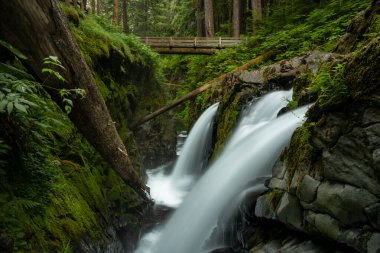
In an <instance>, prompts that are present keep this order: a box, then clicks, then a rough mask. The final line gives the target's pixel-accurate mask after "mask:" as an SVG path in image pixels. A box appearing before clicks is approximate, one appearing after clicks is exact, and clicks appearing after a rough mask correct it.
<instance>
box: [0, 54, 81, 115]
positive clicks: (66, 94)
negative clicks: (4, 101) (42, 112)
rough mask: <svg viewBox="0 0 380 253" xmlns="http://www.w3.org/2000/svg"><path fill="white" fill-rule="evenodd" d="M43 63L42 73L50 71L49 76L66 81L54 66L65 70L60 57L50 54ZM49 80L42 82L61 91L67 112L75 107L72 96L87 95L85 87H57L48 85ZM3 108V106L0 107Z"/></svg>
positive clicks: (43, 84)
mask: <svg viewBox="0 0 380 253" xmlns="http://www.w3.org/2000/svg"><path fill="white" fill-rule="evenodd" d="M43 65H45V67H44V68H42V70H41V72H42V73H48V74H49V76H54V77H56V78H57V79H58V80H60V81H62V82H64V83H66V82H67V81H66V79H65V78H64V77H63V76H62V75H61V74H60V73H59V71H57V70H55V69H54V68H58V69H60V70H65V67H64V66H63V65H62V63H61V61H60V60H59V59H58V57H57V56H48V57H46V58H44V60H43ZM47 80H48V78H47V79H45V81H44V82H43V83H42V86H44V87H46V88H49V89H55V90H58V91H59V95H60V96H61V98H62V102H63V104H64V108H65V111H66V113H67V114H69V113H70V112H71V110H72V108H73V101H72V100H71V97H72V96H73V95H74V94H75V95H79V96H80V97H81V98H83V97H84V96H85V95H86V91H85V90H84V89H79V88H76V89H56V88H53V87H50V86H47V85H46V84H45V82H46V81H47ZM0 109H1V108H0Z"/></svg>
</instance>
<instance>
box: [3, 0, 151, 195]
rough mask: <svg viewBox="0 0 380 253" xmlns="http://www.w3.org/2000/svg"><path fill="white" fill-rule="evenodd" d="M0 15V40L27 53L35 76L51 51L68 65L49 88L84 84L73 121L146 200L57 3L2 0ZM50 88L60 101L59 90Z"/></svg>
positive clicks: (54, 0) (50, 0)
mask: <svg viewBox="0 0 380 253" xmlns="http://www.w3.org/2000/svg"><path fill="white" fill-rule="evenodd" d="M0 13H1V15H0V38H1V39H3V40H5V41H7V42H9V43H10V44H12V45H13V46H14V47H16V48H18V49H19V50H20V51H21V52H23V54H25V55H26V56H27V57H28V59H27V60H26V61H25V65H26V66H27V67H28V68H29V69H30V71H31V72H32V73H33V74H34V76H35V77H36V78H37V79H39V80H40V81H42V80H46V78H47V77H46V75H45V74H43V73H41V69H42V68H43V66H42V61H43V59H44V58H45V57H47V56H49V55H53V56H57V57H58V58H59V59H60V60H61V62H62V65H63V66H64V67H65V68H66V71H65V72H64V73H61V74H62V75H63V76H64V78H65V79H66V80H67V83H63V82H61V81H59V80H58V79H56V80H55V79H54V78H49V79H48V80H49V81H48V83H49V86H52V87H54V88H56V89H58V90H59V89H62V88H67V89H74V88H82V89H84V90H85V91H86V96H85V98H83V99H82V98H79V97H73V98H72V100H73V103H74V106H73V109H72V112H71V113H70V114H69V117H70V119H71V120H72V121H73V122H74V124H75V126H76V127H77V128H78V129H79V131H80V132H81V133H82V134H83V135H84V136H85V137H86V139H87V140H88V141H89V142H90V143H91V144H92V145H93V146H94V147H95V149H96V150H97V151H98V152H99V153H100V154H101V155H102V156H103V158H104V159H105V160H106V161H108V162H109V164H110V165H111V166H112V168H113V169H114V170H115V171H116V172H117V173H118V174H119V175H120V177H121V178H122V179H123V180H124V182H125V183H127V184H128V185H129V186H131V187H132V188H133V189H134V190H135V191H136V192H137V193H138V194H139V195H140V196H141V197H142V198H143V199H145V200H148V199H149V198H148V196H147V194H146V191H145V185H144V183H143V181H142V179H141V178H140V176H139V175H138V173H137V172H136V171H135V170H134V168H133V165H132V163H131V161H130V159H129V157H128V153H127V150H126V148H125V146H124V144H123V142H122V140H121V139H120V137H119V135H118V133H117V131H116V127H115V123H114V122H113V121H112V119H111V116H110V114H109V112H108V109H107V107H106V104H105V102H104V99H103V97H102V96H101V94H100V92H99V90H98V89H97V87H96V84H95V80H94V78H93V77H92V74H91V71H90V69H89V68H88V66H87V64H86V62H85V60H84V58H83V56H82V54H81V52H80V49H79V46H78V44H77V42H76V40H75V39H74V37H73V35H72V33H71V30H70V28H69V24H68V21H67V18H66V16H65V15H64V13H63V12H62V10H61V8H60V6H59V3H58V1H57V0H38V1H30V0H12V1H8V0H0ZM47 91H48V92H49V93H50V94H51V96H52V98H53V99H54V100H55V101H56V102H57V103H58V104H61V97H60V96H59V94H58V92H57V91H56V90H54V89H53V90H52V89H47ZM61 106H62V104H61Z"/></svg>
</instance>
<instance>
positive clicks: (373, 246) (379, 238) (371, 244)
mask: <svg viewBox="0 0 380 253" xmlns="http://www.w3.org/2000/svg"><path fill="white" fill-rule="evenodd" d="M367 253H380V234H379V233H374V234H373V235H372V236H371V238H370V239H369V240H368V242H367Z"/></svg>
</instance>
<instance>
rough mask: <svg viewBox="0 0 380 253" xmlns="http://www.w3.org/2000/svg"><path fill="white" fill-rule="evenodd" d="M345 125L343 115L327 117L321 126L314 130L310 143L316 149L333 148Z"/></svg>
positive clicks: (337, 114)
mask: <svg viewBox="0 0 380 253" xmlns="http://www.w3.org/2000/svg"><path fill="white" fill-rule="evenodd" d="M345 124H346V119H345V115H344V114H342V113H336V114H334V115H328V116H327V118H326V122H325V124H324V125H323V126H321V127H318V128H315V129H314V134H313V138H312V142H313V144H314V146H315V147H317V148H326V147H331V146H333V145H334V144H335V143H336V142H337V140H338V138H339V136H340V135H341V132H342V126H344V125H345Z"/></svg>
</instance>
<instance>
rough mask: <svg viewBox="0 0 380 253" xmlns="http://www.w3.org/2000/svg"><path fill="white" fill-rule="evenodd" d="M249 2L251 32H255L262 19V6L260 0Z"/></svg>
mask: <svg viewBox="0 0 380 253" xmlns="http://www.w3.org/2000/svg"><path fill="white" fill-rule="evenodd" d="M251 3H252V15H253V34H256V33H257V30H258V28H259V27H260V24H261V22H262V21H263V8H262V6H261V0H251Z"/></svg>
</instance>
